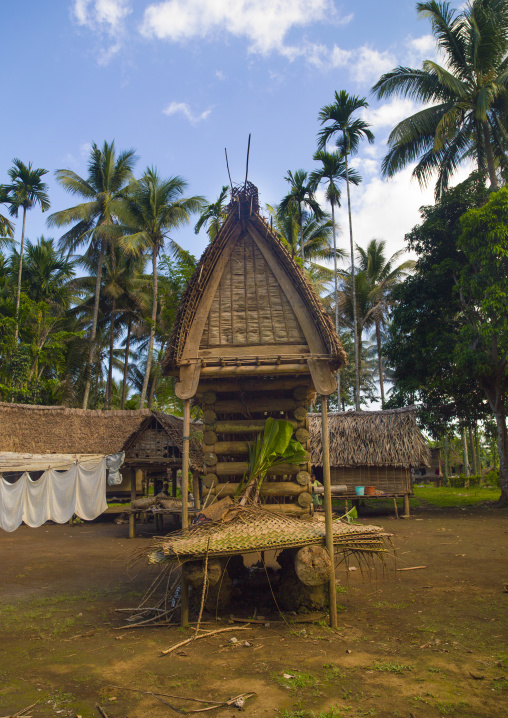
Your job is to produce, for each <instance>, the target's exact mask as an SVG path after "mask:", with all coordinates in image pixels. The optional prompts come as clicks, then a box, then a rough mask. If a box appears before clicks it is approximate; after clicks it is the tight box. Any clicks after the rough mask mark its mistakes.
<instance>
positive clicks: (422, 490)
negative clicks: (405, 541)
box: [413, 484, 499, 508]
mask: <svg viewBox="0 0 508 718" xmlns="http://www.w3.org/2000/svg"><path fill="white" fill-rule="evenodd" d="M413 490H414V494H415V496H416V498H419V499H422V500H423V501H425V502H427V503H428V504H431V505H432V506H438V507H439V508H448V507H450V506H475V505H476V504H480V503H482V501H497V500H498V499H499V489H485V488H481V487H474V488H470V489H463V488H453V487H452V486H434V485H433V484H426V485H425V486H414V488H413Z"/></svg>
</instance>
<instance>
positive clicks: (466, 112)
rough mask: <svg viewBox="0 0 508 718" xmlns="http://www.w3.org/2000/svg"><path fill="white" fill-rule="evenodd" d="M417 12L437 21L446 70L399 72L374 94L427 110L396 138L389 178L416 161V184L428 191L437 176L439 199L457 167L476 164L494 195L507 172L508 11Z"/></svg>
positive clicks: (483, 0)
mask: <svg viewBox="0 0 508 718" xmlns="http://www.w3.org/2000/svg"><path fill="white" fill-rule="evenodd" d="M416 7H417V11H418V14H419V16H420V17H423V18H428V19H430V21H431V23H432V32H433V34H434V37H435V38H436V42H437V46H438V48H439V50H440V52H441V53H442V55H443V56H444V63H443V64H442V65H440V64H438V63H437V62H434V61H432V60H425V62H424V63H423V66H422V69H420V70H417V69H413V68H409V67H396V68H395V69H394V70H391V72H388V73H386V74H385V75H383V76H382V77H381V78H380V79H379V80H378V81H377V82H376V84H375V85H374V87H373V88H372V91H373V92H374V93H375V94H376V96H377V98H378V99H383V98H385V97H393V96H402V97H409V98H411V99H412V100H415V101H417V102H421V103H423V104H424V105H425V107H424V108H423V109H421V110H419V111H418V112H416V113H415V114H414V115H412V116H411V117H408V118H406V119H405V120H402V122H399V124H398V125H396V127H395V128H394V129H393V130H392V132H391V133H390V136H389V138H388V145H389V148H390V149H389V151H388V154H387V155H386V157H385V158H384V160H383V165H382V170H383V173H384V175H385V176H388V177H392V176H393V175H394V174H395V173H396V172H398V171H399V170H401V169H403V168H404V167H406V166H407V165H408V164H411V163H413V162H415V161H416V160H418V164H417V165H416V167H415V169H414V170H413V177H416V179H417V180H418V182H419V183H420V185H422V186H425V185H426V184H427V183H428V181H429V180H430V178H431V176H432V175H434V174H435V173H437V183H436V187H435V195H436V199H437V198H439V197H441V195H442V194H443V192H444V191H445V190H446V189H447V187H448V184H449V181H450V177H451V175H452V174H453V173H454V172H455V170H456V169H457V168H458V166H459V165H460V164H461V163H463V162H465V161H467V160H472V159H473V160H476V162H477V164H478V169H479V170H480V171H482V172H484V171H485V170H487V171H488V175H489V178H490V184H491V187H493V188H496V187H497V177H496V170H498V169H501V170H504V171H506V170H507V169H508V160H507V157H506V151H507V149H508V126H507V119H506V118H507V111H508V56H507V53H508V3H506V1H505V0H472V1H471V2H469V3H467V5H465V7H464V8H463V9H462V10H460V11H457V10H454V9H451V8H450V6H449V4H448V3H445V2H437V1H436V0H430V1H429V2H420V3H418V4H417V6H416Z"/></svg>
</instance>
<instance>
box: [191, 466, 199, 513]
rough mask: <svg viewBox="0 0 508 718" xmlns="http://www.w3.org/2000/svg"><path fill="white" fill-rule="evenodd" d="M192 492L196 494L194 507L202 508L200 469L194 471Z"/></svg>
mask: <svg viewBox="0 0 508 718" xmlns="http://www.w3.org/2000/svg"><path fill="white" fill-rule="evenodd" d="M192 493H193V494H194V508H195V509H200V508H201V499H200V496H199V471H196V470H194V471H193V472H192Z"/></svg>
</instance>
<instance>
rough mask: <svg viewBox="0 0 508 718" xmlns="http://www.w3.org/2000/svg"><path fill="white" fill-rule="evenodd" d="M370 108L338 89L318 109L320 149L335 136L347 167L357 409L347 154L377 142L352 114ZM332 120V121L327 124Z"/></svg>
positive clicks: (353, 272) (352, 279)
mask: <svg viewBox="0 0 508 718" xmlns="http://www.w3.org/2000/svg"><path fill="white" fill-rule="evenodd" d="M366 107H368V103H367V100H366V99H365V97H356V96H354V95H349V94H348V93H347V92H346V91H345V90H341V92H335V102H333V103H332V104H330V105H324V106H323V107H322V108H321V110H320V111H319V115H318V119H319V121H320V122H321V124H322V125H326V127H323V129H322V130H320V131H319V133H318V149H319V150H325V149H326V145H327V143H328V142H329V141H330V140H331V139H332V138H333V137H335V139H336V145H337V147H338V148H339V149H340V151H341V154H342V156H343V157H344V164H345V169H346V189H347V207H348V216H349V243H350V253H351V254H350V256H351V282H352V286H351V288H352V301H353V312H354V314H355V319H354V331H355V366H356V410H357V411H359V410H360V358H359V356H358V341H359V339H358V336H357V335H356V332H357V329H358V322H357V320H356V286H355V283H356V279H355V256H354V247H353V223H352V220H351V197H350V192H349V182H350V179H349V175H350V169H349V165H348V157H349V155H351V154H354V153H355V152H356V151H357V150H358V147H359V145H360V141H361V140H362V139H367V140H368V141H369V142H370V143H371V144H372V143H373V142H374V135H373V134H372V131H371V130H370V129H369V127H370V125H369V123H368V122H366V121H365V120H362V119H359V118H358V117H356V118H354V117H353V115H354V114H355V112H358V110H361V109H364V108H366ZM327 123H331V124H327Z"/></svg>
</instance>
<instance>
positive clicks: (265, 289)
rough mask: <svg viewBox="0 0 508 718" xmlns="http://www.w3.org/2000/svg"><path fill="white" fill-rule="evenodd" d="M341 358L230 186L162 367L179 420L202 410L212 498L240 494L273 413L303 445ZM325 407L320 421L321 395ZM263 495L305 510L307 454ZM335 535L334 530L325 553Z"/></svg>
mask: <svg viewBox="0 0 508 718" xmlns="http://www.w3.org/2000/svg"><path fill="white" fill-rule="evenodd" d="M344 363H345V353H344V350H343V348H342V346H341V344H340V341H339V338H338V336H337V334H336V333H335V330H334V328H333V324H332V322H331V321H330V319H329V317H328V316H327V314H326V312H325V310H324V308H323V306H322V304H321V302H320V300H319V297H318V296H317V294H316V293H315V291H314V290H313V288H312V287H311V285H310V284H309V282H308V281H307V279H306V277H305V275H304V273H303V272H302V270H301V268H300V267H299V266H298V265H297V264H296V262H295V261H294V260H293V259H292V258H291V255H290V254H289V252H288V251H287V249H286V247H285V246H284V244H283V243H282V242H281V241H280V239H279V238H278V237H277V235H276V234H275V233H274V232H273V231H272V229H271V228H270V225H269V224H268V223H267V222H266V221H265V220H264V219H263V217H262V216H261V215H260V213H259V202H258V191H257V189H256V187H255V186H254V185H252V184H251V183H250V182H246V183H245V185H242V186H241V187H239V188H236V189H233V190H232V198H231V203H230V205H229V208H228V215H227V218H226V220H225V222H224V224H223V225H222V227H221V229H220V231H219V233H218V234H217V236H216V238H215V239H214V241H213V242H212V243H211V244H210V245H209V247H208V248H207V249H206V251H205V252H204V254H203V256H202V257H201V260H200V262H199V264H198V267H197V269H196V271H195V273H194V275H193V277H192V278H191V281H190V283H189V286H188V287H187V290H186V292H185V294H184V297H183V299H182V303H181V305H180V308H179V311H178V314H177V318H176V321H175V325H174V329H173V333H172V336H171V339H170V342H169V347H168V351H167V353H166V356H165V358H164V361H163V366H164V371H165V373H166V374H171V375H174V376H176V377H177V379H178V381H177V383H176V394H177V396H179V397H180V398H181V399H183V400H184V422H185V427H188V426H189V421H190V402H191V401H192V402H195V403H197V404H199V405H201V407H202V409H203V423H204V426H203V432H204V433H203V474H204V484H205V487H206V489H207V490H208V492H209V496H210V497H218V496H220V497H222V496H226V495H228V494H229V495H231V494H234V493H235V492H236V490H237V488H238V486H239V484H240V482H241V481H242V479H243V477H244V475H245V473H246V471H247V468H248V463H247V458H248V443H249V441H252V440H253V438H254V437H255V436H256V434H257V433H259V432H261V431H262V430H263V427H264V423H265V420H266V418H267V417H269V416H270V417H273V418H276V419H281V418H284V419H288V420H289V421H291V422H292V423H293V426H294V436H295V437H296V439H297V440H298V441H300V443H302V444H303V446H304V447H307V450H308V451H309V449H310V447H309V426H308V419H307V411H308V408H309V406H310V404H311V402H312V400H313V399H314V397H315V396H316V393H318V394H321V395H323V396H327V395H329V394H331V393H333V392H334V391H336V378H335V375H334V372H335V371H336V370H338V369H339V368H340V367H341V366H342V365H343V364H344ZM323 407H324V421H325V424H326V401H323ZM324 433H325V434H326V433H327V429H326V428H325V431H324ZM184 434H187V429H186V428H184ZM184 465H185V457H184ZM184 473H185V472H184ZM184 495H185V494H184ZM260 498H261V501H262V502H263V504H264V508H266V509H273V510H275V511H279V512H283V513H285V514H290V515H302V514H307V515H308V514H311V513H312V497H311V491H310V453H309V454H308V461H307V462H304V463H303V464H298V465H285V464H283V465H279V466H277V467H275V468H274V470H273V471H272V472H271V474H269V480H267V481H265V482H264V483H263V485H262V487H261V497H260ZM330 524H331V502H330ZM331 540H332V539H331V528H330V534H329V545H328V538H327V546H328V549H329V553H333V544H332V543H331ZM331 583H332V582H330V585H331ZM333 588H334V587H333ZM331 605H335V604H334V603H333V604H331ZM182 616H184V613H183V614H182ZM182 620H184V618H182Z"/></svg>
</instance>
